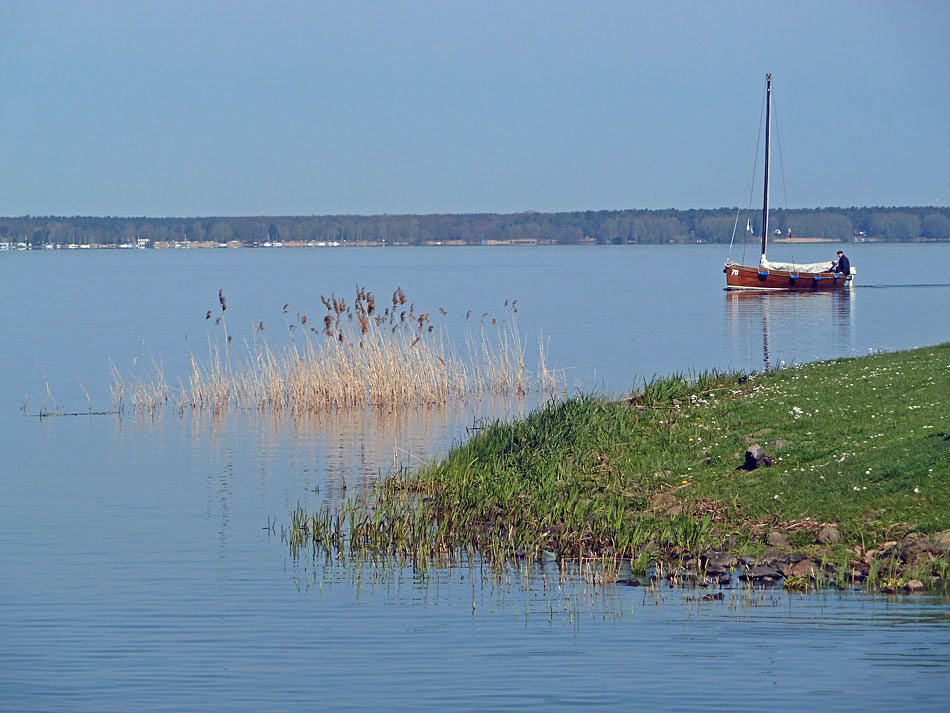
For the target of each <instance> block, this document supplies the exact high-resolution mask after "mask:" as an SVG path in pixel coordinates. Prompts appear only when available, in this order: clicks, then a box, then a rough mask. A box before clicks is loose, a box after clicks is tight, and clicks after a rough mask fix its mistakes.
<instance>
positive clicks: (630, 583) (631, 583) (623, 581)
mask: <svg viewBox="0 0 950 713" xmlns="http://www.w3.org/2000/svg"><path fill="white" fill-rule="evenodd" d="M617 584H623V585H624V586H627V587H639V586H640V580H639V579H635V578H631V579H618V580H617Z"/></svg>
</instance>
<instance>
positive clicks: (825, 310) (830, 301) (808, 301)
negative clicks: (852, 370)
mask: <svg viewBox="0 0 950 713" xmlns="http://www.w3.org/2000/svg"><path fill="white" fill-rule="evenodd" d="M855 292H856V290H835V291H828V292H793V291H785V290H774V291H772V290H728V291H726V293H725V295H726V328H727V330H728V334H729V338H730V340H731V341H732V343H733V345H732V346H733V353H735V354H740V353H743V352H745V353H747V354H748V355H749V357H750V358H749V368H755V367H753V364H754V362H755V361H758V360H757V359H753V358H752V354H753V352H754V351H756V350H757V349H758V347H759V344H760V342H761V350H762V351H761V353H762V360H761V362H760V363H761V366H762V369H763V371H770V370H771V369H773V368H775V367H777V366H783V365H785V364H790V363H802V362H806V361H813V360H815V359H828V358H832V357H835V356H841V355H842V354H846V355H849V356H850V355H852V354H854V346H855V329H854V326H855V313H854V308H855V301H856V296H855ZM760 335H761V337H760Z"/></svg>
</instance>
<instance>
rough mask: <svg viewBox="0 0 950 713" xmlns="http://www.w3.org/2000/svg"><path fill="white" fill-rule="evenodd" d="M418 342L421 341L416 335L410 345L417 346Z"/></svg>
mask: <svg viewBox="0 0 950 713" xmlns="http://www.w3.org/2000/svg"><path fill="white" fill-rule="evenodd" d="M418 343H419V337H416V338H415V339H413V340H412V344H410V345H409V346H410V347H414V346H416V345H417V344H418Z"/></svg>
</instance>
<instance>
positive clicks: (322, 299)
mask: <svg viewBox="0 0 950 713" xmlns="http://www.w3.org/2000/svg"><path fill="white" fill-rule="evenodd" d="M320 301H321V302H323V306H324V307H326V308H327V309H328V310H330V309H333V308H332V307H331V306H330V303H329V302H328V301H327V298H326V297H324V296H323V295H320Z"/></svg>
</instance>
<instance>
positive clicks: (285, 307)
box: [284, 302, 290, 314]
mask: <svg viewBox="0 0 950 713" xmlns="http://www.w3.org/2000/svg"><path fill="white" fill-rule="evenodd" d="M288 307H290V302H287V303H286V304H285V305H284V314H287V308H288Z"/></svg>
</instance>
